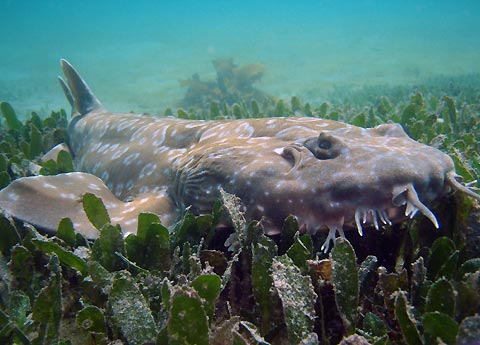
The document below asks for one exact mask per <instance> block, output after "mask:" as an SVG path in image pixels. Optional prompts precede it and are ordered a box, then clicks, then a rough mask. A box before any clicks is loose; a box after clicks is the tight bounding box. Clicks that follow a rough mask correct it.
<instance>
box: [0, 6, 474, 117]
mask: <svg viewBox="0 0 480 345" xmlns="http://www.w3.org/2000/svg"><path fill="white" fill-rule="evenodd" d="M0 46H1V49H0V51H1V54H0V100H2V101H8V102H10V103H11V104H12V105H13V106H14V108H15V109H16V110H17V112H18V113H19V114H20V115H21V116H24V115H25V114H27V113H28V112H29V111H31V110H37V111H38V110H40V111H42V112H47V111H48V110H50V109H58V108H60V107H68V104H67V102H66V100H65V99H64V96H63V94H62V92H61V90H60V88H59V86H58V84H57V81H56V76H57V75H58V74H59V73H60V67H59V59H60V58H66V59H68V60H69V61H70V62H71V63H72V64H73V65H74V66H75V67H76V68H77V69H78V70H79V71H80V72H81V74H82V75H83V76H84V78H85V79H86V80H87V81H88V83H89V84H90V86H91V87H92V89H93V91H94V92H95V93H96V95H97V96H98V97H99V98H100V99H101V100H102V102H103V103H104V104H105V105H106V106H107V107H108V108H110V109H111V110H115V111H131V110H134V111H137V112H150V113H163V110H164V108H165V107H167V106H172V107H175V105H176V104H177V101H178V100H179V99H181V97H182V95H183V94H184V92H185V89H182V88H181V87H180V83H179V80H181V79H186V78H189V77H190V76H191V75H192V74H193V73H199V74H200V77H201V78H202V79H211V78H214V76H215V73H214V69H213V67H212V64H211V61H212V60H213V59H216V58H224V57H232V58H234V61H235V62H236V63H237V64H239V65H242V64H248V63H256V62H260V63H263V64H265V66H266V74H265V76H264V78H263V79H262V82H261V83H260V84H258V88H260V89H262V90H264V91H267V92H269V93H271V94H274V95H277V96H280V97H288V96H293V95H299V96H301V97H302V99H304V100H307V101H310V102H317V101H318V102H320V101H323V100H328V95H329V92H330V91H331V90H333V88H335V87H352V88H356V87H361V86H363V85H377V84H378V85H392V86H393V85H407V84H415V83H421V82H422V81H424V80H426V79H429V78H432V77H435V76H438V75H447V76H457V75H464V74H471V73H479V72H480V1H477V0H458V1H444V0H418V1H412V0H403V1H402V0H395V1H393V0H388V1H386V0H350V1H334V0H328V1H327V0H318V1H295V2H294V1H281V0H280V1H273V0H272V1H250V0H248V1H190V0H189V1H160V0H158V1H153V0H152V1H121V0H117V1H113V0H111V1H92V0H84V1H73V0H63V1H54V0H44V1H38V0H23V1H20V0H0Z"/></svg>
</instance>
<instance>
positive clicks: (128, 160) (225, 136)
mask: <svg viewBox="0 0 480 345" xmlns="http://www.w3.org/2000/svg"><path fill="white" fill-rule="evenodd" d="M61 66H62V69H63V72H64V75H65V78H66V81H64V80H63V79H61V78H60V81H61V85H62V88H63V90H64V92H65V95H66V96H67V99H68V100H69V102H70V103H71V105H72V108H73V109H74V114H73V115H72V118H71V120H70V122H69V125H68V142H67V143H65V144H62V145H61V146H59V147H56V148H54V149H53V150H52V152H53V153H50V156H51V155H52V154H53V155H54V154H55V152H59V151H60V150H67V151H69V152H70V153H71V155H72V157H73V160H74V167H75V170H76V171H77V172H72V173H66V174H59V175H56V176H30V177H23V178H19V179H17V180H15V181H14V182H12V183H11V184H10V185H9V186H7V187H6V188H4V189H3V190H2V191H0V208H2V209H3V210H4V211H5V212H7V213H8V214H10V215H12V216H13V217H15V218H17V219H19V220H21V221H25V222H28V223H31V224H33V225H35V226H37V227H39V228H41V229H44V230H45V231H47V232H52V233H54V232H55V231H56V230H57V227H58V224H59V222H60V220H61V219H62V218H64V217H69V218H71V220H72V222H73V224H74V227H75V230H76V231H78V232H80V233H82V234H83V235H85V236H86V237H87V238H91V239H94V238H96V237H98V235H99V232H98V230H96V229H95V228H94V227H93V226H92V225H91V223H90V222H89V220H88V219H87V217H86V214H85V213H84V210H83V207H82V201H81V200H82V196H83V195H84V193H87V192H89V193H93V194H95V195H97V196H98V197H100V198H101V199H102V200H103V202H104V204H105V206H106V208H107V210H108V212H109V214H110V217H111V221H112V223H115V224H119V225H120V226H121V228H122V230H123V232H124V234H125V235H127V234H129V233H135V232H136V228H137V219H138V215H139V214H140V213H142V212H153V213H156V214H159V215H160V219H161V221H162V223H163V224H164V225H165V226H169V225H171V224H173V223H174V222H175V221H176V220H178V218H179V217H180V215H181V213H182V211H183V210H185V208H187V207H189V208H190V210H191V212H193V213H194V214H205V213H210V212H211V210H212V205H213V203H214V201H215V200H217V199H218V198H219V196H220V190H221V189H223V190H225V191H227V192H228V193H231V194H234V195H236V196H237V197H239V198H240V200H241V207H242V209H243V211H244V213H245V217H246V218H247V219H249V220H261V221H262V224H263V226H264V229H265V232H266V234H268V235H275V234H278V233H280V232H281V229H282V225H283V222H284V219H285V218H286V217H287V216H289V215H294V216H295V217H296V218H297V220H298V223H299V224H300V225H301V228H302V230H303V231H306V232H308V233H316V232H319V231H320V232H325V233H326V234H327V239H326V241H325V243H324V245H323V248H322V249H323V250H325V251H327V250H328V247H329V243H330V242H331V241H333V240H334V239H335V237H336V236H337V233H338V234H339V235H340V236H345V234H344V228H356V229H357V231H358V232H359V233H360V234H363V229H364V227H374V228H377V229H379V227H381V226H383V225H389V224H393V223H397V222H401V221H403V220H405V219H406V218H412V217H414V216H415V215H416V214H418V213H420V214H423V215H424V216H425V217H427V218H428V219H429V220H430V221H431V222H432V223H433V225H434V226H435V227H437V228H438V227H439V224H438V221H437V219H436V217H435V215H434V213H433V212H432V211H431V210H430V209H429V207H428V206H427V205H432V203H434V202H435V201H437V200H439V199H440V198H442V197H443V196H445V195H446V194H447V193H449V192H450V191H452V190H457V191H460V192H463V193H466V194H467V195H469V196H471V197H473V198H475V199H477V200H478V199H480V195H479V194H477V193H475V192H474V191H472V190H471V189H469V188H468V187H466V186H464V185H463V184H462V183H461V177H460V176H459V175H457V174H456V173H455V170H454V164H453V161H452V159H451V158H450V157H449V156H448V155H446V154H445V153H443V152H441V151H439V150H438V149H436V148H434V147H430V146H427V145H424V144H421V143H419V142H417V141H415V140H413V139H411V138H410V137H409V136H408V135H407V134H406V133H405V132H404V130H403V129H402V127H401V126H400V125H398V124H393V123H387V124H382V125H379V126H376V127H374V128H361V127H357V126H353V125H349V124H345V123H341V122H337V121H332V120H326V119H319V118H314V117H285V118H259V119H237V120H215V121H213V120H212V121H210V120H185V119H178V118H173V117H163V118H159V117H153V116H145V115H140V114H131V113H112V112H110V111H108V110H107V109H106V108H105V107H104V106H103V105H102V103H101V102H100V101H99V100H98V98H97V97H96V96H95V95H94V94H93V92H92V91H91V89H90V87H89V86H88V85H87V83H86V82H85V81H84V80H83V79H82V77H80V75H79V74H78V73H77V71H76V70H75V69H74V68H73V67H72V65H71V64H70V63H68V62H67V61H66V60H61Z"/></svg>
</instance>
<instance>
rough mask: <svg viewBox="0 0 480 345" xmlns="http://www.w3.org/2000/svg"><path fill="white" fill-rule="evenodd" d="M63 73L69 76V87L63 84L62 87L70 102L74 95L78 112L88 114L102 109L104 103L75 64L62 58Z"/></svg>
mask: <svg viewBox="0 0 480 345" xmlns="http://www.w3.org/2000/svg"><path fill="white" fill-rule="evenodd" d="M60 63H61V65H62V70H63V73H64V74H65V77H66V78H67V85H68V88H65V87H64V86H65V85H62V89H63V91H64V92H65V96H67V99H68V100H69V102H70V101H71V97H72V96H73V101H74V106H75V109H76V110H77V112H78V113H79V114H81V115H84V114H87V113H89V112H91V111H94V110H99V109H102V108H103V106H102V103H100V101H99V100H98V98H97V97H95V95H94V94H93V92H92V91H91V90H90V88H89V87H88V85H87V83H86V82H85V80H83V78H82V77H80V75H79V74H78V72H77V71H76V70H75V68H73V66H72V65H71V64H70V63H69V62H68V61H67V60H64V59H62V60H60Z"/></svg>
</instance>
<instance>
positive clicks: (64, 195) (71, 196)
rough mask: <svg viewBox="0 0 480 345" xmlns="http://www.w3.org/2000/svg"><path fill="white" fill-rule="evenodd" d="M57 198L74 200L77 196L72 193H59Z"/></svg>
mask: <svg viewBox="0 0 480 345" xmlns="http://www.w3.org/2000/svg"><path fill="white" fill-rule="evenodd" d="M59 196H60V197H61V198H62V199H70V200H75V199H76V198H77V196H76V195H75V194H73V193H60V194H59Z"/></svg>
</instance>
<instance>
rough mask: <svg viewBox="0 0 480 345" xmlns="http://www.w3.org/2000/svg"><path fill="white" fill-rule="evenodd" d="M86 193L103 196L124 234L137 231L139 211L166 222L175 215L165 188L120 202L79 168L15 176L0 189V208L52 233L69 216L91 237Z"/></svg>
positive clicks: (114, 222) (96, 180) (80, 231)
mask: <svg viewBox="0 0 480 345" xmlns="http://www.w3.org/2000/svg"><path fill="white" fill-rule="evenodd" d="M85 193H92V194H95V195H96V196H97V197H99V198H101V199H102V200H103V203H104V204H105V207H106V208H107V211H108V213H109V215H110V219H111V221H112V223H113V224H120V226H121V227H122V230H123V232H124V233H125V234H128V233H136V230H137V218H138V214H139V213H142V212H152V213H158V214H159V215H160V219H161V221H162V223H163V224H164V225H165V226H168V225H170V224H171V223H173V221H175V219H176V218H177V209H176V207H175V204H174V203H173V201H172V200H171V198H170V197H169V196H168V194H167V193H166V192H164V193H162V192H157V193H155V194H149V195H140V196H138V197H137V198H136V199H135V200H133V201H131V202H123V201H121V200H119V199H117V197H116V196H115V195H113V194H112V192H111V191H110V190H109V189H108V188H107V186H106V185H105V184H104V183H103V181H102V180H100V179H99V178H98V177H96V176H94V175H91V174H86V173H81V172H74V173H67V174H60V175H55V176H32V177H24V178H20V179H18V180H15V181H14V182H12V183H11V184H10V185H9V186H7V187H6V188H5V189H3V190H1V191H0V208H2V209H3V210H5V211H6V212H7V213H9V214H10V215H12V216H13V217H14V218H17V219H19V220H21V221H25V222H28V223H31V224H33V225H34V226H36V227H38V228H39V229H42V230H44V231H46V232H49V233H55V232H56V231H57V228H58V224H59V222H60V221H61V220H62V218H66V217H68V218H70V219H71V220H72V222H73V224H74V227H75V230H76V231H77V232H79V233H81V234H83V235H84V236H86V237H87V238H91V239H94V238H97V237H98V235H99V233H98V230H96V229H95V228H94V226H93V225H92V224H91V223H90V221H89V220H88V218H87V216H86V214H85V211H84V210H83V204H82V198H83V195H84V194H85Z"/></svg>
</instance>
